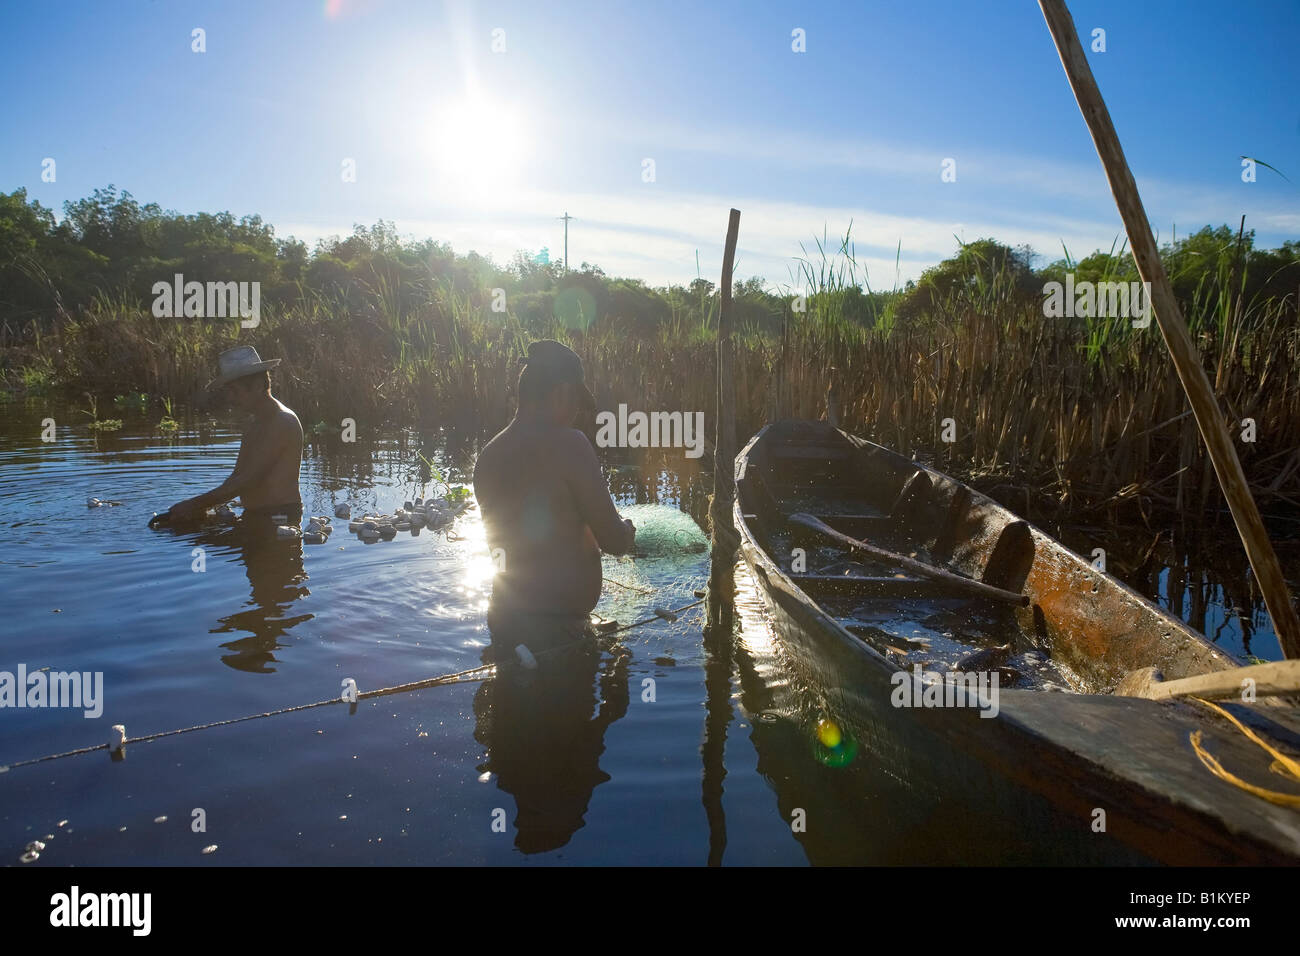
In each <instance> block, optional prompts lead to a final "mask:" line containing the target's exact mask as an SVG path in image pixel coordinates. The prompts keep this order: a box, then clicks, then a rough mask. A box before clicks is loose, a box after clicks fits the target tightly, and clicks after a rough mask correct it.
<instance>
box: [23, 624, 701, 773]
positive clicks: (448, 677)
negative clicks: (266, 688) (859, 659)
mask: <svg viewBox="0 0 1300 956" xmlns="http://www.w3.org/2000/svg"><path fill="white" fill-rule="evenodd" d="M703 603H704V599H700V600H698V601H694V602H692V603H690V604H685V605H683V606H682V607H679V608H675V609H673V610H671V611H664V610H656V612H655V613H654V614H652V615H651V616H650V617H646V618H642V619H641V620H639V621H634V622H633V623H631V624H626V625H624V626H622V627H617V628H611V629H609V630H607V631H604V632H603V634H604V635H608V634H618V633H620V632H622V631H628V630H631V629H632V628H634V627H640V626H641V625H642V624H649V623H650V622H651V621H659V620H667V621H675V620H677V615H678V614H681V613H682V612H683V611H689V610H690V609H691V608H693V607H698V606H699V605H700V604H703ZM585 639H586V638H585V637H582V638H578V639H577V640H575V641H571V642H569V643H568V644H561V645H560V646H559V647H553V648H551V649H550V650H546V651H539V652H538V653H537V654H536V655H534V659H536V658H541V657H545V656H546V655H547V654H554V653H556V652H557V651H563V650H567V649H569V648H570V647H571V646H573V645H574V644H578V643H580V642H581V641H583V640H585ZM496 668H497V665H496V664H480V665H479V666H478V667H471V668H469V669H468V670H463V671H457V672H456V673H454V674H439V675H437V676H436V677H426V678H424V679H423V680H417V681H411V682H409V683H406V684H396V685H394V686H392V687H381V688H379V689H378V690H368V691H364V692H357V693H356V696H355V698H354V699H347V698H345V697H333V698H330V699H329V700H317V701H313V702H312V703H310V704H298V705H296V706H294V707H281V708H280V709H279V710H268V711H266V712H265V713H261V714H246V715H244V716H243V717H231V718H229V719H227V720H214V721H211V722H210V723H206V724H196V725H195V726H193V727H181V728H178V729H176V730H164V731H160V732H159V733H156V734H148V735H146V736H144V737H130V738H128V737H127V736H126V735H125V734H122V735H121V737H119V738H118V740H117V741H116V742H110V743H104V744H97V745H96V746H94V747H79V748H78V749H76V750H66V751H64V752H63V753H57V754H47V755H46V756H44V757H33V758H31V759H30V760H19V761H17V762H16V763H11V764H6V765H3V766H0V773H7V772H8V771H10V770H13V769H15V768H16V767H28V766H31V765H33V764H38V763H46V762H47V761H50V760H62V759H63V758H64V757H77V756H80V755H81V754H89V753H94V752H95V751H97V750H108V751H110V752H116V751H117V750H120V749H122V748H124V747H125V746H126V745H127V744H128V743H132V744H146V743H150V742H152V741H155V740H161V739H162V738H164V737H175V736H177V735H178V734H189V733H193V732H195V731H196V730H210V729H212V728H213V727H228V726H230V725H231V724H240V723H243V722H244V721H246V720H261V719H262V718H263V717H278V716H279V715H281V714H293V713H297V712H298V711H303V710H311V709H312V708H314V707H328V706H330V705H332V704H354V703H357V702H359V701H363V700H370V699H372V698H375V697H387V696H389V695H392V694H405V693H408V692H410V691H414V690H423V689H425V688H427V687H438V686H440V685H443V684H461V683H473V682H475V681H481V680H488V679H489V677H490V676H491V675H490V674H487V673H484V674H482V676H480V677H470V676H469V675H471V674H478V673H480V672H485V671H495V670H496ZM344 683H345V684H347V683H348V681H344Z"/></svg>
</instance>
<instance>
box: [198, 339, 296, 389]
mask: <svg viewBox="0 0 1300 956" xmlns="http://www.w3.org/2000/svg"><path fill="white" fill-rule="evenodd" d="M279 364H280V360H279V359H268V360H267V361H265V362H263V361H262V357H261V356H260V355H258V354H257V349H255V348H253V347H252V346H251V345H239V346H236V347H235V348H233V349H226V350H225V351H224V352H222V353H221V355H219V356H218V357H217V368H218V371H219V372H220V374H219V375H218V376H217V377H216V378H214V379H213V380H212V381H210V382H208V384H207V388H205V389H204V391H208V392H212V391H215V390H216V389H219V388H221V387H222V386H223V385H227V384H229V383H230V382H233V381H234V380H235V379H237V378H243V377H244V376H245V375H254V374H256V373H258V372H264V371H266V370H267V369H271V368H275V367H276V366H277V365H279Z"/></svg>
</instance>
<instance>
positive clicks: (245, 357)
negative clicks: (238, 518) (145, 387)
mask: <svg viewBox="0 0 1300 956" xmlns="http://www.w3.org/2000/svg"><path fill="white" fill-rule="evenodd" d="M217 361H218V364H219V366H220V371H221V374H220V375H218V376H217V378H216V379H214V380H213V381H212V382H210V383H209V384H208V391H209V393H217V392H219V393H220V397H221V398H222V399H223V400H225V401H227V402H228V403H229V404H230V405H231V406H233V407H234V409H235V410H236V411H238V412H242V413H244V414H246V415H249V416H251V417H250V420H249V424H248V427H247V428H246V429H245V431H244V438H243V441H242V443H241V444H240V446H239V457H238V458H237V459H236V460H235V470H234V471H233V472H231V474H230V477H229V478H227V479H226V480H225V481H223V482H222V483H221V484H220V485H218V486H217V487H216V488H213V489H212V490H211V491H208V492H204V493H203V494H201V495H196V496H195V497H193V498H188V499H186V500H185V501H182V502H179V503H178V504H174V505H172V507H171V510H170V511H168V515H169V516H170V518H171V522H172V523H173V524H182V523H192V522H194V521H197V520H199V519H201V518H202V517H203V513H204V511H205V509H207V508H211V507H213V506H214V505H220V504H225V503H226V502H227V501H231V500H233V499H234V498H239V499H240V500H241V502H242V504H243V506H244V516H245V517H246V518H248V517H255V516H263V517H266V518H268V519H269V517H270V515H272V514H277V515H278V514H284V515H285V520H286V521H292V522H296V521H298V520H299V519H301V517H302V496H301V494H300V493H299V491H298V465H299V463H300V462H301V460H302V424H301V423H300V422H299V421H298V416H297V415H295V414H294V413H293V410H292V409H290V408H289V407H288V406H287V405H285V404H284V403H283V402H280V401H278V400H277V399H276V398H275V397H274V396H272V395H271V371H270V370H271V369H273V368H275V366H277V365H279V364H280V360H279V359H271V360H270V361H267V362H263V361H262V360H261V358H260V357H259V356H258V354H257V350H256V349H254V348H253V347H252V346H251V345H244V346H240V347H239V348H233V349H228V350H226V351H225V352H222V353H221V356H220V358H219V359H218V360H217Z"/></svg>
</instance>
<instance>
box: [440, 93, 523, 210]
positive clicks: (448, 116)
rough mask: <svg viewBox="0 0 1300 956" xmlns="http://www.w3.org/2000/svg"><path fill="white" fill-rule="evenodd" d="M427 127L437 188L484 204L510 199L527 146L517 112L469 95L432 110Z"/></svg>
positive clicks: (503, 202) (504, 105)
mask: <svg viewBox="0 0 1300 956" xmlns="http://www.w3.org/2000/svg"><path fill="white" fill-rule="evenodd" d="M429 123H430V126H429V132H428V146H429V155H430V162H431V165H432V169H431V172H432V174H433V176H434V178H435V180H436V182H437V185H438V188H439V189H440V190H446V191H448V192H449V193H450V194H451V195H455V196H458V197H460V198H468V199H472V200H474V201H475V202H478V203H482V204H488V205H499V204H506V203H508V202H509V201H510V200H511V198H512V197H513V196H514V195H515V194H516V192H517V191H518V189H519V186H520V181H521V178H522V175H523V172H524V170H525V169H526V167H527V163H528V149H529V145H530V143H529V134H528V130H527V127H526V121H525V119H524V118H523V116H522V115H521V114H520V112H519V110H517V109H516V108H515V107H513V106H511V105H510V104H508V103H504V102H502V101H500V100H496V99H493V98H492V97H489V96H485V95H482V94H467V95H465V96H461V97H458V98H454V99H448V100H447V101H445V102H444V103H442V104H441V105H439V106H437V107H435V108H434V109H433V111H432V116H431V118H430V121H429Z"/></svg>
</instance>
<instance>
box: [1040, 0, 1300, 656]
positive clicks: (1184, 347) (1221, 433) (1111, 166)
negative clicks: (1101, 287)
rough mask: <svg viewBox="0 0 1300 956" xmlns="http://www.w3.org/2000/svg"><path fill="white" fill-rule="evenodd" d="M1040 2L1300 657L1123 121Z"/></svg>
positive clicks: (1212, 448) (1056, 10)
mask: <svg viewBox="0 0 1300 956" xmlns="http://www.w3.org/2000/svg"><path fill="white" fill-rule="evenodd" d="M1038 5H1039V7H1040V8H1041V9H1042V11H1043V17H1044V18H1045V19H1046V20H1047V28H1048V30H1050V31H1051V34H1052V39H1053V40H1054V41H1055V43H1056V50H1057V53H1059V54H1060V56H1061V65H1062V66H1064V67H1065V75H1066V77H1067V78H1068V79H1069V81H1070V88H1071V89H1072V90H1073V91H1074V98H1075V99H1076V100H1077V101H1078V103H1079V110H1080V112H1082V113H1083V119H1084V122H1086V123H1087V124H1088V130H1089V132H1091V133H1092V141H1093V144H1094V145H1095V146H1096V147H1097V155H1098V156H1100V157H1101V164H1102V166H1103V167H1104V168H1105V170H1106V178H1107V180H1109V181H1110V191H1111V193H1112V194H1113V195H1114V196H1115V204H1116V205H1117V206H1118V207H1119V214H1120V217H1121V218H1122V219H1123V220H1124V229H1125V230H1126V231H1127V232H1128V241H1129V247H1130V248H1131V249H1132V250H1133V259H1134V260H1135V261H1136V262H1137V268H1138V274H1139V275H1141V276H1142V280H1143V281H1144V282H1146V283H1148V288H1150V290H1151V297H1150V303H1149V304H1150V306H1151V308H1152V310H1153V311H1154V312H1155V316H1156V322H1157V324H1158V325H1159V326H1160V334H1161V335H1163V336H1164V339H1165V344H1166V345H1167V346H1168V347H1169V354H1170V355H1171V356H1172V357H1173V360H1174V368H1175V369H1177V370H1178V378H1179V380H1180V381H1181V382H1182V383H1183V389H1184V390H1185V391H1186V392H1187V398H1188V401H1189V402H1190V403H1191V406H1192V413H1193V414H1194V415H1195V416H1196V426H1197V427H1198V428H1199V429H1200V431H1201V437H1202V438H1204V439H1205V447H1206V450H1207V451H1208V452H1209V454H1210V462H1211V463H1212V464H1213V465H1214V473H1215V474H1216V475H1218V478H1219V485H1220V486H1221V487H1222V488H1223V496H1224V497H1225V498H1227V499H1228V508H1229V509H1230V510H1231V511H1232V520H1233V522H1235V523H1236V525H1237V533H1238V534H1239V535H1241V543H1242V544H1243V545H1245V547H1246V557H1247V558H1248V559H1249V560H1250V566H1251V569H1252V570H1253V571H1254V572H1255V580H1256V581H1258V582H1259V589H1260V592H1261V593H1262V594H1263V596H1264V604H1265V606H1266V607H1267V608H1268V613H1269V616H1270V617H1271V618H1272V619H1273V631H1274V632H1275V633H1276V634H1277V639H1278V643H1279V644H1280V645H1281V646H1282V654H1283V655H1284V656H1286V657H1300V617H1297V615H1296V610H1295V606H1294V605H1293V604H1292V603H1291V594H1290V591H1289V589H1288V588H1287V583H1286V578H1285V577H1283V575H1282V568H1281V565H1279V564H1278V560H1277V555H1276V554H1275V553H1274V552H1273V545H1272V544H1271V543H1270V542H1269V540H1268V532H1267V531H1266V530H1265V528H1264V521H1263V519H1262V518H1261V517H1260V515H1259V508H1258V507H1256V505H1255V499H1254V497H1252V496H1251V493H1250V485H1249V483H1248V482H1247V481H1246V475H1245V472H1244V471H1242V468H1241V460H1240V459H1239V458H1238V457H1237V449H1236V446H1234V445H1233V444H1232V436H1231V435H1230V433H1229V431H1228V425H1227V420H1226V418H1225V417H1224V414H1223V412H1222V410H1221V409H1220V408H1219V403H1218V400H1217V399H1216V398H1215V396H1214V389H1213V388H1211V387H1210V379H1209V377H1208V376H1207V375H1206V374H1205V367H1204V366H1203V365H1202V364H1201V356H1200V353H1199V352H1198V351H1197V349H1196V345H1195V344H1194V343H1193V342H1192V337H1191V335H1189V334H1188V332H1187V325H1186V324H1185V323H1184V322H1183V314H1182V311H1181V310H1180V309H1179V308H1178V301H1177V300H1176V299H1175V298H1174V291H1173V288H1172V287H1171V286H1170V284H1169V276H1168V275H1166V274H1165V267H1164V263H1163V262H1161V261H1160V251H1159V249H1158V248H1157V246H1156V240H1155V236H1154V235H1153V234H1152V232H1151V223H1150V222H1149V221H1148V220H1147V214H1146V210H1145V209H1144V208H1143V206H1142V197H1141V196H1140V195H1139V194H1138V188H1137V183H1136V182H1135V181H1134V179H1133V173H1132V171H1131V170H1130V169H1129V166H1128V161H1127V160H1126V159H1125V158H1124V150H1123V149H1122V148H1121V147H1120V142H1119V135H1118V134H1117V133H1116V132H1115V124H1114V123H1112V122H1111V119H1110V111H1109V110H1107V109H1106V103H1105V101H1104V100H1103V99H1102V96H1101V90H1099V89H1098V88H1097V81H1096V79H1094V78H1093V75H1092V67H1090V66H1089V65H1088V57H1087V55H1086V54H1085V53H1084V52H1083V47H1082V46H1081V45H1080V44H1079V34H1078V33H1077V32H1076V30H1075V29H1074V20H1073V19H1072V18H1071V17H1070V11H1069V10H1068V9H1067V8H1066V6H1065V2H1064V0H1038Z"/></svg>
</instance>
